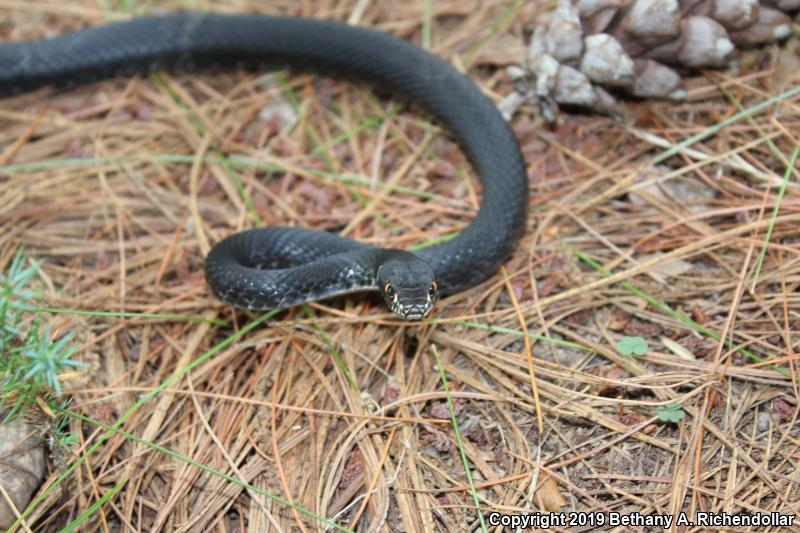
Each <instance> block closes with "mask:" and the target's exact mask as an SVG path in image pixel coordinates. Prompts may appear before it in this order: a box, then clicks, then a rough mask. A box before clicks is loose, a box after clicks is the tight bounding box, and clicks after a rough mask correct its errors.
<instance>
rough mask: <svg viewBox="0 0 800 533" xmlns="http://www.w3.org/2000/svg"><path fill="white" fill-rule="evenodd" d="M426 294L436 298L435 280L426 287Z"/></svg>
mask: <svg viewBox="0 0 800 533" xmlns="http://www.w3.org/2000/svg"><path fill="white" fill-rule="evenodd" d="M428 296H430V297H431V298H436V282H435V281H434V282H432V283H431V288H430V289H428Z"/></svg>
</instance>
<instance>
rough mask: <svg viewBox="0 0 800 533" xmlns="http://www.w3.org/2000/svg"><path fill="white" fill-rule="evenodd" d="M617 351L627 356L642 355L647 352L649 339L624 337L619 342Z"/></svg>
mask: <svg viewBox="0 0 800 533" xmlns="http://www.w3.org/2000/svg"><path fill="white" fill-rule="evenodd" d="M617 351H618V352H619V353H621V354H622V355H624V356H625V357H629V356H631V355H634V354H635V355H639V356H642V355H644V354H646V353H647V341H645V340H644V339H643V338H642V337H622V338H621V339H620V340H619V341H618V342H617Z"/></svg>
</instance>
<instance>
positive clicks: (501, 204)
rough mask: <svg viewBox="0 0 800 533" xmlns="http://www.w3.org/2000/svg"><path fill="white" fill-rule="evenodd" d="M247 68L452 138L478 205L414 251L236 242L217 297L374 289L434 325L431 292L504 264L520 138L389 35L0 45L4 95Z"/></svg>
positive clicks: (514, 208)
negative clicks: (385, 102) (401, 107)
mask: <svg viewBox="0 0 800 533" xmlns="http://www.w3.org/2000/svg"><path fill="white" fill-rule="evenodd" d="M239 67H245V68H284V67H289V68H292V69H297V70H301V71H310V72H318V73H324V74H330V75H333V76H336V77H343V78H346V79H350V80H354V81H363V82H368V83H370V84H372V85H375V86H377V87H378V88H380V89H382V90H385V91H387V92H390V93H392V94H395V95H398V96H401V97H403V98H404V99H406V100H408V101H409V102H411V103H412V104H414V105H417V106H419V107H420V108H422V109H423V110H425V111H426V112H428V113H429V114H430V115H432V116H433V117H434V118H435V119H436V120H438V121H439V122H440V123H441V124H442V125H444V126H445V128H447V130H448V131H449V132H450V133H451V135H452V136H453V137H454V138H455V140H456V142H457V143H458V144H459V146H460V147H461V149H462V150H463V151H464V152H465V153H466V154H467V156H468V157H469V159H470V160H471V162H472V164H473V166H474V167H475V170H476V171H477V173H478V175H479V176H480V179H481V184H482V187H483V202H482V204H481V207H480V209H479V211H478V213H477V215H476V216H475V218H474V219H473V221H472V223H471V224H470V225H469V226H468V227H466V228H464V229H463V230H462V231H461V232H460V233H459V234H458V235H457V236H456V237H455V238H453V239H451V240H449V241H447V242H444V243H443V244H439V245H436V246H432V247H429V248H425V249H422V250H420V251H417V252H414V253H411V252H406V251H402V250H392V249H385V248H378V247H375V246H371V245H367V244H363V243H359V242H356V241H352V240H349V239H346V238H343V237H339V236H336V235H333V234H330V233H326V232H320V231H312V230H304V229H297V228H277V227H272V228H262V229H255V230H249V231H245V232H242V233H238V234H234V235H231V236H230V237H228V238H226V239H224V240H223V241H221V242H219V243H218V244H217V245H216V246H214V248H213V249H212V250H211V252H210V253H209V254H208V256H207V258H206V279H207V281H208V284H209V286H210V287H211V289H212V291H213V292H214V294H215V295H216V296H217V297H219V298H220V299H222V300H223V301H225V302H228V303H230V304H233V305H236V306H240V307H246V308H250V309H267V308H277V307H287V306H291V305H296V304H300V303H303V302H307V301H312V300H317V299H321V298H326V297H330V296H334V295H338V294H345V293H349V292H355V291H361V290H380V291H382V292H383V296H384V299H385V300H386V301H387V304H389V306H390V308H392V310H393V311H395V312H396V313H397V314H398V315H400V316H402V317H404V318H412V319H417V318H422V317H424V316H426V315H427V314H428V312H429V311H430V307H431V305H432V302H433V300H434V298H435V297H436V293H437V291H438V293H440V294H451V293H454V292H458V291H461V290H463V289H466V288H468V287H471V286H473V285H475V284H477V283H479V282H481V281H483V280H484V279H486V278H487V277H489V276H491V275H492V274H493V273H494V272H495V271H496V269H497V268H498V266H499V265H500V264H502V262H503V261H505V259H506V258H507V257H508V256H509V254H510V253H511V251H512V250H513V248H514V246H515V244H516V242H517V241H518V239H519V237H520V236H521V234H522V232H523V228H524V224H525V208H526V205H527V192H528V188H527V179H526V174H525V167H524V163H523V160H522V156H521V154H520V150H519V147H518V145H517V142H516V139H515V138H514V135H513V134H512V132H511V130H510V128H509V127H508V125H507V124H506V123H505V121H504V120H503V118H502V117H501V116H500V114H499V113H498V111H497V110H496V108H495V106H494V105H493V104H492V102H491V101H489V100H488V99H487V98H486V97H485V96H484V95H483V94H482V93H481V92H480V90H479V89H478V88H477V87H476V86H475V85H474V84H473V83H472V81H471V80H470V79H469V78H467V77H466V76H464V75H462V74H460V73H458V72H456V71H455V70H454V69H453V68H452V67H450V66H449V65H448V64H447V63H445V62H444V61H442V60H441V59H439V58H437V57H436V56H434V55H432V54H430V53H428V52H426V51H424V50H422V49H420V48H418V47H416V46H414V45H413V44H410V43H408V42H406V41H403V40H401V39H397V38H395V37H392V36H390V35H388V34H384V33H380V32H376V31H372V30H369V29H364V28H359V27H354V26H348V25H345V24H341V23H337V22H331V21H323V20H315V19H303V18H284V17H271V16H265V15H221V14H214V13H180V14H171V15H165V16H152V17H143V18H139V19H134V20H131V21H128V22H122V23H115V24H108V25H105V26H100V27H96V28H90V29H86V30H83V31H78V32H75V33H69V34H65V35H62V36H59V37H56V38H53V39H47V40H42V41H30V42H12V43H4V44H2V45H0V94H6V95H8V94H14V93H19V92H24V91H29V90H33V89H36V88H39V87H43V86H54V87H69V86H73V85H77V84H82V83H87V82H92V81H95V80H99V79H104V78H109V77H114V76H120V75H130V74H136V73H144V72H149V71H153V70H162V69H166V70H195V69H205V68H226V69H230V68H239Z"/></svg>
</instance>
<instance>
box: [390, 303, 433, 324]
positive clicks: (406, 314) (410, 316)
mask: <svg viewBox="0 0 800 533" xmlns="http://www.w3.org/2000/svg"><path fill="white" fill-rule="evenodd" d="M432 309H433V305H432V303H431V302H425V303H421V304H406V305H402V304H398V305H396V306H394V307H393V308H392V311H393V312H394V313H395V314H396V315H397V316H399V317H400V318H402V319H405V320H422V319H423V318H427V317H428V315H430V314H431V310H432Z"/></svg>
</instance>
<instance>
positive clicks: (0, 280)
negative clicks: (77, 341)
mask: <svg viewBox="0 0 800 533" xmlns="http://www.w3.org/2000/svg"><path fill="white" fill-rule="evenodd" d="M40 264H41V263H33V264H31V265H28V266H26V261H25V257H24V255H23V253H22V251H21V250H20V252H18V253H17V255H16V256H15V257H14V259H13V260H12V261H11V265H10V266H9V268H8V270H7V272H5V273H2V274H0V388H2V395H3V397H2V398H0V407H4V408H6V407H8V405H6V402H8V401H9V399H13V401H14V405H13V408H12V409H10V411H9V412H8V413H7V416H12V415H13V414H15V413H16V412H18V411H19V410H20V408H21V407H22V406H23V405H25V404H26V403H30V402H33V401H35V399H36V397H38V396H50V395H51V394H55V396H61V383H60V381H59V378H58V375H59V373H60V372H62V371H64V370H65V369H68V368H75V367H78V366H80V365H81V364H82V363H80V362H79V361H74V360H72V359H71V357H72V356H73V355H74V354H75V351H76V350H77V346H76V345H74V344H72V334H71V333H67V334H66V335H63V336H61V337H59V338H55V337H54V335H53V333H52V331H51V329H50V327H49V326H44V327H43V326H42V322H43V319H42V316H41V315H40V314H39V313H38V312H35V311H33V310H32V309H33V306H32V302H33V300H35V299H36V298H37V297H38V293H36V292H35V291H33V290H31V289H30V288H29V284H30V281H31V278H32V277H33V275H34V274H35V273H36V271H37V270H38V269H39V266H40Z"/></svg>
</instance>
